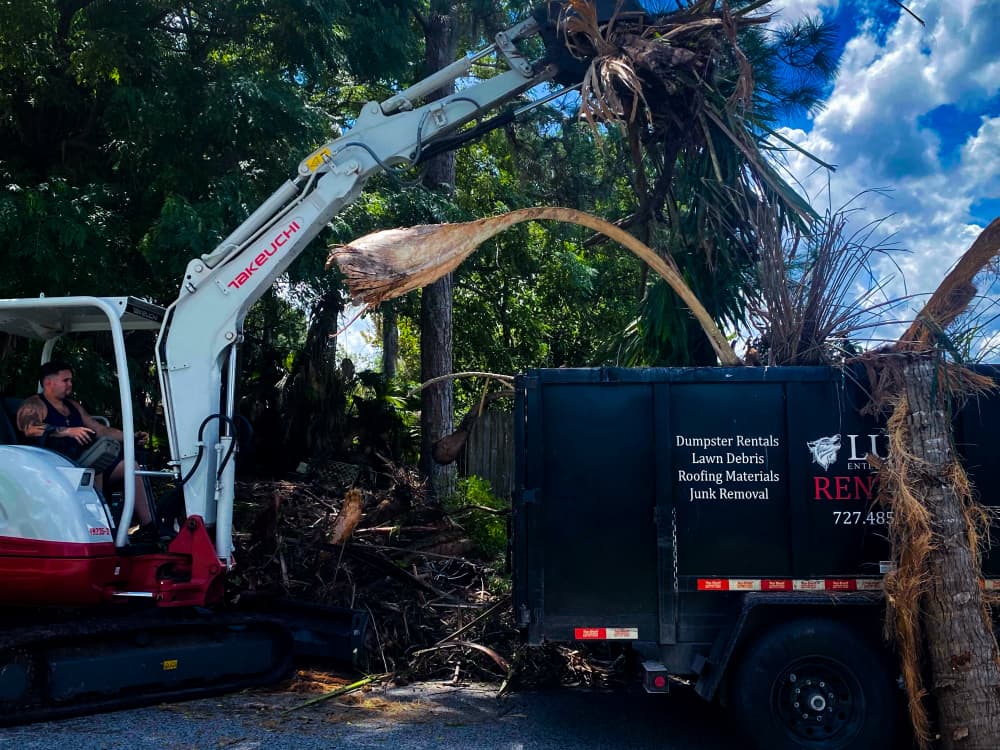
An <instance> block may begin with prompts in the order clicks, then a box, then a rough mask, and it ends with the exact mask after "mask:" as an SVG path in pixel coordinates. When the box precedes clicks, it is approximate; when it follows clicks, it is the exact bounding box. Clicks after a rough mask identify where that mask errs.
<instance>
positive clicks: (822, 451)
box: [806, 435, 840, 471]
mask: <svg viewBox="0 0 1000 750" xmlns="http://www.w3.org/2000/svg"><path fill="white" fill-rule="evenodd" d="M806 446H808V448H809V452H810V453H811V454H812V457H813V461H815V462H816V463H818V464H819V465H820V466H822V467H823V471H826V470H827V469H829V468H830V466H831V465H832V464H833V463H834V462H835V461H836V460H837V454H838V453H839V452H840V435H830V437H821V438H818V439H817V440H807V441H806Z"/></svg>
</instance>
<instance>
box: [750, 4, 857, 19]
mask: <svg viewBox="0 0 1000 750" xmlns="http://www.w3.org/2000/svg"><path fill="white" fill-rule="evenodd" d="M839 4H840V3H839V0H787V1H786V2H783V3H774V4H773V5H770V6H768V7H767V8H765V9H764V10H765V11H767V12H769V13H774V14H775V20H776V21H777V22H778V23H794V22H795V21H798V20H800V19H802V18H815V17H816V16H819V15H821V14H822V13H823V11H827V12H828V13H830V12H836V10H837V6H838V5H839Z"/></svg>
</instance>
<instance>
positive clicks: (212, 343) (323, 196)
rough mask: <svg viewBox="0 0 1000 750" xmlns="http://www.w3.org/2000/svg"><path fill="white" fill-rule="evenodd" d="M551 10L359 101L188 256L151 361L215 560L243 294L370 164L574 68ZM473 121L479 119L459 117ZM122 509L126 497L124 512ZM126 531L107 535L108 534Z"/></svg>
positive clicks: (494, 120) (226, 545) (490, 113)
mask: <svg viewBox="0 0 1000 750" xmlns="http://www.w3.org/2000/svg"><path fill="white" fill-rule="evenodd" d="M629 5H630V6H634V3H630V4H629ZM599 6H600V8H599V11H600V12H601V13H603V14H607V15H609V16H610V14H612V13H614V12H616V11H617V10H619V8H618V7H616V5H615V3H614V2H611V3H607V2H602V3H600V4H599ZM634 7H638V6H634ZM561 12H562V6H561V4H560V3H549V4H548V5H547V6H544V7H542V8H540V9H539V10H538V11H537V12H536V13H535V14H534V15H533V16H532V17H530V18H528V19H526V20H525V21H522V22H521V23H518V24H517V25H515V26H513V27H511V28H509V29H507V30H506V31H504V32H501V33H500V34H498V35H497V36H496V38H495V43H494V44H492V45H490V46H489V47H488V48H486V49H484V50H481V51H479V52H476V53H474V54H471V55H467V56H465V57H463V58H461V59H459V60H457V61H456V62H454V63H452V64H451V65H449V66H448V67H446V68H443V69H442V70H440V71H438V72H437V73H434V74H433V75H431V76H429V77H428V78H425V79H424V80H422V81H420V82H419V83H417V84H415V85H414V86H412V87H410V88H408V89H406V90H405V91H402V92H400V93H398V94H396V95H395V96H393V97H391V98H389V99H387V100H386V101H384V102H381V103H379V102H369V103H368V104H366V105H365V107H364V109H363V110H362V111H361V113H360V114H359V115H358V117H357V120H356V122H355V123H354V126H353V127H352V128H351V129H350V130H349V131H348V132H347V133H345V134H344V135H342V136H341V137H339V138H337V139H335V140H332V141H330V142H328V143H325V144H323V145H322V146H320V147H319V148H317V149H316V150H315V151H313V152H312V153H311V154H309V156H307V157H306V158H305V159H303V160H302V162H301V163H300V164H299V168H298V173H297V175H296V176H295V177H294V179H291V180H289V181H287V182H286V183H285V184H284V185H282V186H281V187H280V188H278V190H277V191H276V192H275V193H274V194H273V195H272V196H271V197H270V198H268V199H267V200H266V201H265V202H264V203H263V204H262V205H261V206H260V208H258V209H257V210H256V211H254V213H253V214H252V215H251V216H250V217H249V218H247V220H246V221H245V222H243V224H242V225H240V226H239V227H238V228H237V229H236V230H235V231H234V232H233V233H232V234H230V235H229V237H227V238H226V239H225V240H224V241H223V242H221V243H220V244H219V245H218V247H216V248H215V249H214V250H213V251H212V252H210V253H208V254H206V255H203V256H201V257H200V258H196V259H194V260H192V261H191V262H190V263H189V264H188V266H187V269H186V271H185V273H184V277H183V279H182V280H181V290H180V294H179V296H178V298H177V300H176V301H175V302H174V303H173V304H172V305H171V306H170V307H169V308H168V310H167V316H166V320H165V322H164V325H163V327H162V329H161V333H160V336H159V339H158V344H157V364H158V370H159V376H160V382H161V386H162V391H163V399H164V412H165V415H166V425H167V432H168V436H169V442H170V452H171V459H172V466H173V468H174V471H176V472H177V473H178V476H179V478H180V480H181V482H182V485H183V492H184V502H185V511H186V513H187V515H188V516H201V517H202V518H203V519H204V521H205V522H206V524H208V525H213V524H214V525H215V529H216V532H215V544H216V552H217V555H218V557H219V559H220V561H221V562H222V563H223V564H224V565H226V566H228V565H229V564H230V562H231V556H232V540H231V535H232V508H233V487H234V462H233V460H232V457H233V453H234V450H235V442H234V441H235V440H236V432H237V431H236V429H235V423H234V419H235V417H236V407H237V404H236V379H237V373H236V351H237V346H238V344H239V343H240V341H241V339H242V335H243V321H244V318H245V316H246V314H247V311H248V310H249V308H250V306H251V305H252V304H253V303H254V302H256V301H257V300H258V299H259V298H260V297H261V296H262V295H263V294H264V293H265V292H266V291H267V290H268V289H269V288H270V286H271V285H272V284H273V283H274V281H275V280H276V279H277V278H278V276H279V275H280V274H282V273H283V272H284V271H285V270H286V269H287V268H288V266H289V264H290V263H291V262H292V261H293V260H295V258H296V257H297V256H298V255H299V254H300V253H301V252H302V250H303V249H305V247H306V246H307V245H308V244H309V242H310V241H311V240H313V239H314V238H315V237H316V236H317V235H318V234H319V233H320V231H321V230H322V229H323V227H325V226H326V224H327V223H328V222H329V221H330V220H331V219H332V218H333V217H334V216H335V215H336V214H337V213H338V212H339V211H341V210H342V209H343V208H344V207H346V206H348V205H349V204H350V203H352V202H353V201H354V200H355V199H356V198H357V197H358V195H359V193H360V192H361V190H362V188H363V187H364V185H365V183H366V182H367V181H368V179H369V178H370V177H371V176H372V175H375V174H377V173H380V172H383V171H385V170H389V169H393V168H398V167H408V166H412V165H415V164H418V163H420V162H421V161H423V160H424V159H426V158H428V157H429V156H430V155H433V154H434V153H439V152H441V151H445V150H451V149H454V148H456V147H458V146H459V145H461V144H462V143H464V142H466V141H468V140H470V139H472V138H475V137H479V136H480V135H482V134H483V133H484V132H486V131H487V130H490V129H493V128H496V127H499V126H501V125H503V124H505V123H507V122H510V121H511V120H513V119H515V118H516V117H517V116H518V115H519V114H520V113H522V112H524V111H526V110H527V109H530V108H532V107H534V106H537V105H539V104H541V103H544V102H546V101H549V100H550V99H552V98H555V97H556V96H559V95H561V94H563V93H565V91H566V90H567V89H566V88H565V87H564V86H565V84H567V83H569V82H570V81H568V80H567V75H568V76H569V78H570V79H572V77H573V74H574V72H575V71H573V70H569V71H568V69H572V68H573V66H574V65H575V66H576V67H579V63H578V62H573V61H572V60H571V59H570V58H568V57H567V55H566V52H565V47H564V46H563V45H562V44H561V43H560V42H559V40H558V36H559V35H558V30H557V27H558V22H559V16H560V13H561ZM529 37H539V38H541V39H542V41H543V43H544V46H545V48H546V50H547V52H546V54H545V56H544V57H543V58H542V59H540V60H538V61H534V62H532V61H529V60H528V59H526V57H524V56H523V55H522V54H521V52H520V51H519V48H518V46H517V45H516V42H518V41H519V40H524V39H527V38H529ZM489 56H495V57H496V59H497V62H498V63H500V64H501V65H502V66H503V67H505V68H506V70H505V71H504V72H501V73H500V74H498V75H495V76H494V77H491V78H488V79H483V80H478V81H476V82H474V83H468V84H467V85H463V87H462V88H461V90H459V91H457V92H456V93H453V94H451V95H449V96H446V97H444V98H441V99H437V100H435V101H431V102H429V103H422V102H423V101H424V100H425V99H426V98H427V97H428V96H429V95H431V94H433V93H434V92H436V91H439V90H440V89H442V88H444V87H446V86H450V85H451V84H453V83H455V82H456V81H459V80H461V81H463V83H466V82H467V81H469V80H470V79H471V77H472V74H473V67H474V66H475V65H476V63H477V62H478V61H480V60H482V59H483V58H486V57H489ZM556 79H558V80H559V81H561V82H562V84H563V87H560V86H550V87H549V89H548V90H546V91H544V92H543V93H542V95H541V96H538V97H536V98H534V99H532V100H530V101H529V102H528V103H527V104H526V105H525V106H523V107H521V108H520V109H518V108H510V109H507V110H502V107H503V106H504V105H509V104H511V103H512V102H513V100H515V99H516V98H517V97H518V96H519V95H521V94H522V93H524V92H526V91H527V90H529V89H532V88H534V87H536V86H538V85H539V84H543V83H546V82H549V81H553V80H556ZM577 82H579V78H577ZM473 121H477V122H478V124H474V125H470V123H473ZM466 126H468V127H466ZM130 499H131V498H127V499H126V503H128V501H129V500H130ZM130 512H131V508H129V507H126V508H125V517H129V514H130ZM124 531H127V530H124ZM123 535H124V532H122V533H120V534H119V536H120V537H121V536H123ZM125 541H126V540H125V539H124V538H120V539H118V542H119V544H124V543H125Z"/></svg>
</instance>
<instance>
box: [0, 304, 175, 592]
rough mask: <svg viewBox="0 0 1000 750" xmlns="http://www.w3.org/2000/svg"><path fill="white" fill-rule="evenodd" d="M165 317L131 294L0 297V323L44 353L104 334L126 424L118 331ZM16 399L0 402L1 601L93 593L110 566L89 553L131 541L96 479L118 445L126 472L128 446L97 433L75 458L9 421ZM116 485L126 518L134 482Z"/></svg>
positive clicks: (109, 552)
mask: <svg viewBox="0 0 1000 750" xmlns="http://www.w3.org/2000/svg"><path fill="white" fill-rule="evenodd" d="M163 318H164V309H163V308H162V307H159V306H158V305H154V304H151V303H149V302H144V301H142V300H139V299H135V298H132V297H114V298H111V297H62V298H45V297H40V298H36V299H9V300H0V331H2V332H3V333H6V334H8V335H10V336H12V337H21V338H27V339H32V340H35V341H39V342H41V344H42V348H41V352H42V353H41V362H47V361H49V360H50V359H52V358H53V357H52V355H53V352H54V350H55V346H56V344H57V342H58V341H59V340H60V339H61V338H62V337H63V336H67V335H70V334H77V333H106V334H108V335H109V336H110V339H111V342H112V345H113V349H114V354H115V369H116V372H117V375H118V378H117V379H118V388H119V394H120V408H121V419H122V427H123V430H124V431H125V432H126V434H131V432H132V431H134V430H133V423H134V420H133V413H132V395H131V384H130V379H129V373H128V367H127V364H126V356H125V335H126V333H128V332H130V331H137V330H145V331H152V332H156V331H158V330H159V328H160V325H161V324H162V321H163ZM25 395H26V394H25ZM21 401H22V399H21V398H15V397H11V396H7V397H4V398H3V399H2V409H0V582H2V583H0V603H9V602H15V603H31V602H39V603H52V602H53V601H55V602H65V603H76V602H78V601H88V600H90V599H92V598H94V597H95V596H97V595H98V590H99V589H100V588H101V586H102V581H103V580H104V577H106V575H107V571H103V570H102V569H101V568H102V566H101V565H96V564H95V562H94V561H95V560H97V559H98V558H106V559H107V560H108V561H109V563H108V564H109V565H110V564H111V563H110V561H111V560H113V559H114V557H115V554H116V549H124V548H127V547H128V544H129V540H128V528H127V526H128V524H120V525H116V524H115V522H114V518H115V516H116V514H113V513H111V512H110V510H109V507H108V504H107V503H106V502H105V498H104V497H103V496H102V495H101V493H100V492H98V491H97V489H96V487H95V474H96V473H97V472H99V471H101V470H103V469H104V468H107V466H108V465H110V464H109V461H114V460H116V458H117V455H118V452H119V451H120V452H121V453H122V454H124V455H123V461H124V462H125V472H126V473H125V476H126V477H128V476H133V475H134V473H135V471H136V457H135V449H134V446H132V445H131V444H128V441H126V444H125V445H121V444H119V443H117V441H111V440H108V439H103V440H99V441H96V442H95V443H94V444H93V445H92V446H91V448H90V449H89V450H88V451H87V452H86V453H85V454H84V455H83V456H81V457H80V458H79V459H78V460H77V461H75V462H74V461H71V460H69V459H68V458H66V457H65V456H62V455H60V454H58V453H56V452H54V451H50V450H46V449H44V448H43V447H38V446H37V445H31V444H28V441H26V440H24V438H23V436H22V435H20V434H19V433H18V431H17V426H16V414H17V409H18V407H19V406H20V403H21ZM151 473H155V472H151ZM165 474H166V472H165ZM170 476H172V474H170ZM121 495H122V503H121V504H122V508H121V513H120V514H117V515H118V517H122V518H130V517H131V514H132V510H133V508H134V507H135V497H134V482H128V481H126V482H125V483H124V488H123V491H122V493H121ZM87 560H89V562H83V561H87ZM113 578H114V576H111V579H113ZM40 583H41V584H42V585H40ZM50 585H51V588H50Z"/></svg>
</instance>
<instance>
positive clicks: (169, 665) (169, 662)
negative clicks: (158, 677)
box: [163, 659, 177, 672]
mask: <svg viewBox="0 0 1000 750" xmlns="http://www.w3.org/2000/svg"><path fill="white" fill-rule="evenodd" d="M171 669H177V660H176V659H164V660H163V671H164V672H166V671H168V670H171Z"/></svg>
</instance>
